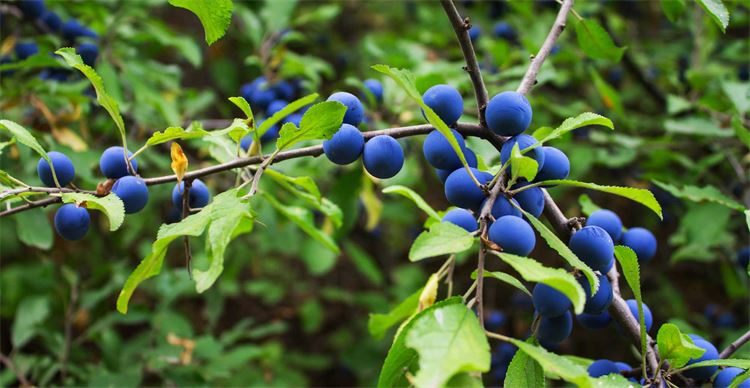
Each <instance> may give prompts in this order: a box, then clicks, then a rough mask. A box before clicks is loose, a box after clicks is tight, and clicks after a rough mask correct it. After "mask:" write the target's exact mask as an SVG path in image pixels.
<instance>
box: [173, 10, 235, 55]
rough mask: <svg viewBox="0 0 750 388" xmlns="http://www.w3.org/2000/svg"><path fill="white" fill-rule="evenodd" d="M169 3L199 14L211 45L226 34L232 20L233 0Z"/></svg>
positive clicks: (196, 14) (207, 40) (207, 41)
mask: <svg viewBox="0 0 750 388" xmlns="http://www.w3.org/2000/svg"><path fill="white" fill-rule="evenodd" d="M169 4H172V5H173V6H175V7H179V8H185V9H187V10H188V11H190V12H192V13H194V14H195V16H198V19H199V20H200V21H201V24H202V25H203V31H204V32H205V34H206V43H208V44H209V46H210V45H211V44H212V43H214V42H216V41H217V40H219V39H220V38H221V37H222V36H224V34H225V33H226V32H227V28H229V23H230V22H231V21H232V10H233V8H234V6H233V5H232V0H169Z"/></svg>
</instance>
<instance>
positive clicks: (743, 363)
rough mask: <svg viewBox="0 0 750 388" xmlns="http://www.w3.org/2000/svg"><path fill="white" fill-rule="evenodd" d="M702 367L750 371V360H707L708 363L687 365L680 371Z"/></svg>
mask: <svg viewBox="0 0 750 388" xmlns="http://www.w3.org/2000/svg"><path fill="white" fill-rule="evenodd" d="M702 366H732V367H735V368H740V369H750V360H746V359H744V358H726V359H718V360H706V361H701V362H696V363H695V364H690V365H686V366H684V367H682V368H680V371H684V370H688V369H693V368H700V367H702Z"/></svg>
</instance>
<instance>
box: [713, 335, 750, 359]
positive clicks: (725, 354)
mask: <svg viewBox="0 0 750 388" xmlns="http://www.w3.org/2000/svg"><path fill="white" fill-rule="evenodd" d="M748 341H750V330H748V331H746V332H745V334H743V335H741V336H740V338H737V339H736V340H734V342H732V343H731V344H729V346H727V348H726V349H724V350H722V351H721V353H720V354H719V357H720V358H729V357H730V356H731V355H732V354H734V352H736V351H737V349H739V348H741V347H742V345H744V344H746V343H747V342H748Z"/></svg>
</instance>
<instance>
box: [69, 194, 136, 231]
mask: <svg viewBox="0 0 750 388" xmlns="http://www.w3.org/2000/svg"><path fill="white" fill-rule="evenodd" d="M62 201H63V202H64V203H75V204H78V205H81V204H82V203H84V202H85V206H86V208H87V209H95V210H99V211H100V212H102V213H104V215H106V216H107V219H109V230H110V231H115V230H117V229H118V228H119V227H120V225H122V222H123V221H124V220H125V205H123V203H122V200H121V199H120V197H118V196H117V195H115V194H112V193H110V194H107V196H105V197H97V196H94V195H91V194H86V193H63V194H62Z"/></svg>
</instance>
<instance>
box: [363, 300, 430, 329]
mask: <svg viewBox="0 0 750 388" xmlns="http://www.w3.org/2000/svg"><path fill="white" fill-rule="evenodd" d="M422 290H423V288H420V289H418V290H417V291H416V292H415V293H413V294H411V295H410V296H409V297H408V298H406V299H404V300H403V301H402V302H401V303H399V304H398V305H397V306H396V307H394V308H393V309H391V311H389V312H388V313H386V314H373V313H371V314H370V319H369V320H368V321H367V330H368V331H369V332H370V335H371V336H373V337H374V338H375V339H380V338H383V335H384V334H385V332H386V331H388V329H390V328H391V327H392V326H393V325H395V324H397V323H399V322H401V321H403V320H404V319H407V318H409V317H410V316H412V315H414V314H415V313H416V312H417V307H418V305H419V296H420V295H422Z"/></svg>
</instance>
